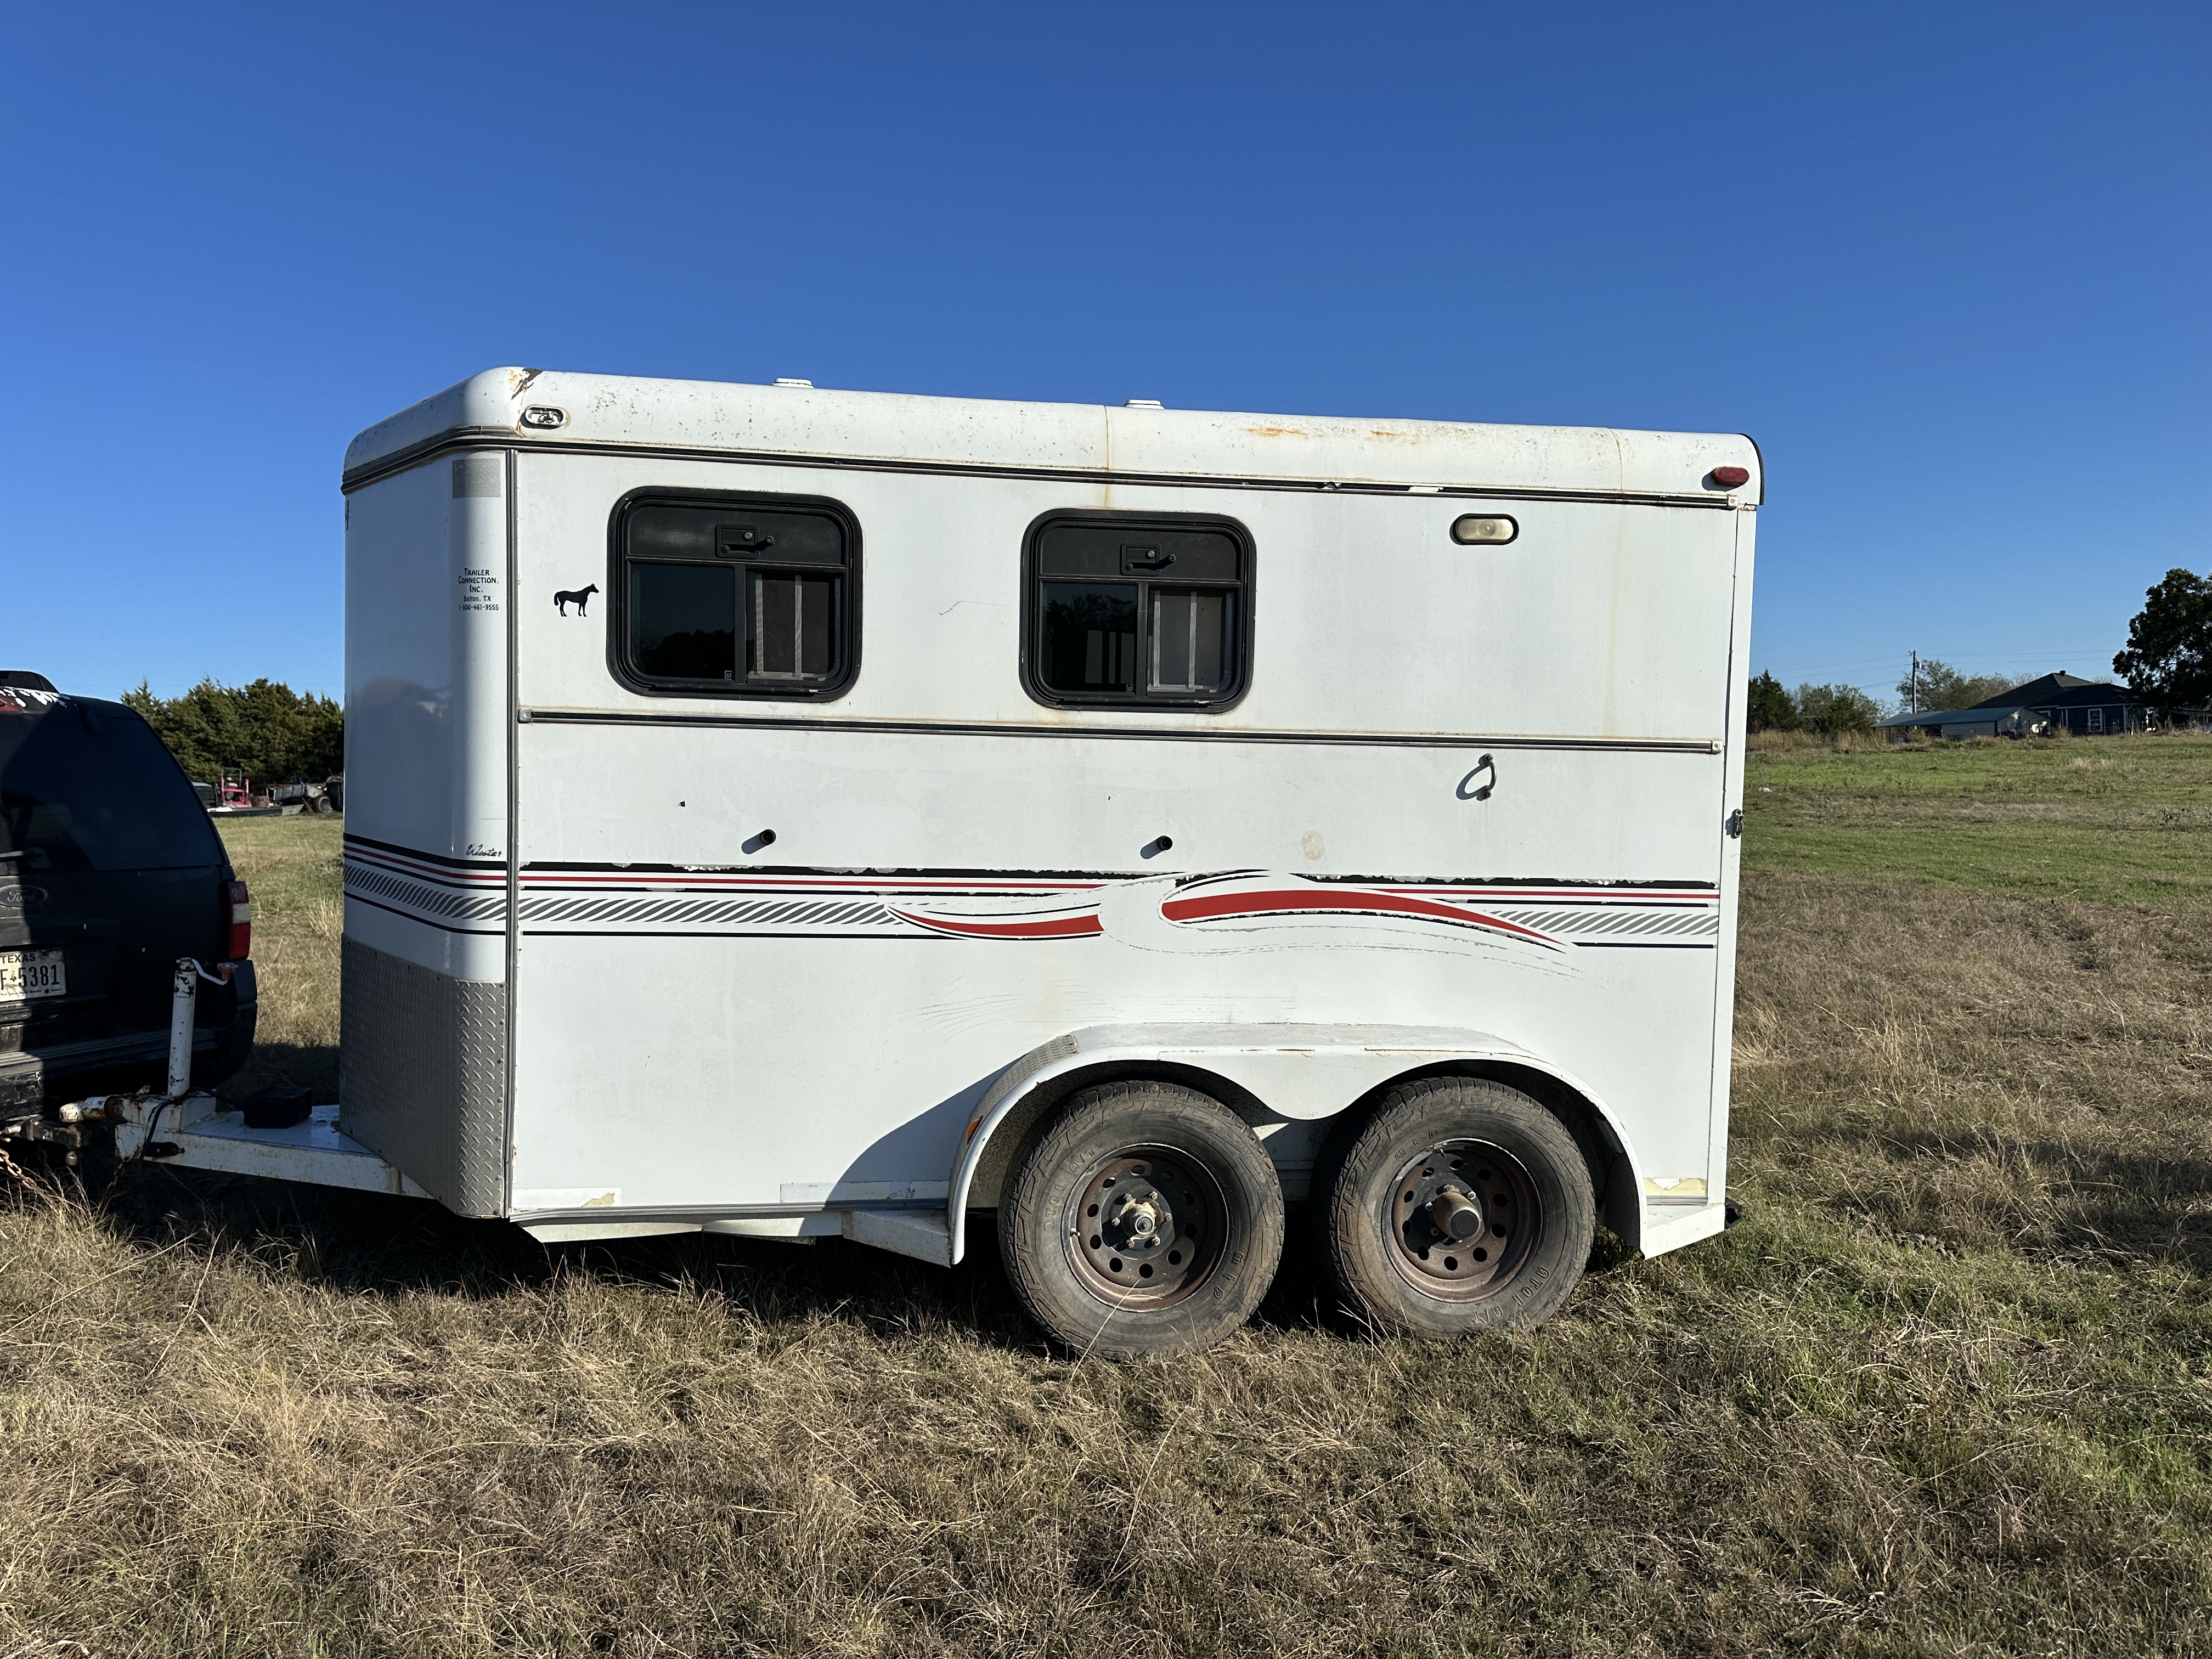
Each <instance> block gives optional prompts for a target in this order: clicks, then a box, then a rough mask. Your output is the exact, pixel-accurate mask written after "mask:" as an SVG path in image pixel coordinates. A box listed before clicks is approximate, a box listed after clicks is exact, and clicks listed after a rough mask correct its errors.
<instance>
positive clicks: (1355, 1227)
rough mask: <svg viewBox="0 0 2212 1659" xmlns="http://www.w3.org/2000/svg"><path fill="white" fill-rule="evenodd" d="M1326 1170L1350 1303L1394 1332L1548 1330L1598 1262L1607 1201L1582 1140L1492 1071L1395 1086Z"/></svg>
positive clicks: (1325, 1204) (1340, 1273) (1335, 1258)
mask: <svg viewBox="0 0 2212 1659" xmlns="http://www.w3.org/2000/svg"><path fill="white" fill-rule="evenodd" d="M1317 1173H1318V1174H1320V1175H1321V1176H1322V1178H1323V1179H1324V1180H1325V1181H1326V1183H1327V1184H1326V1186H1322V1184H1321V1183H1320V1182H1316V1194H1315V1195H1316V1197H1317V1198H1319V1199H1320V1200H1322V1201H1321V1202H1320V1203H1319V1204H1317V1205H1316V1206H1315V1208H1316V1212H1318V1213H1317V1215H1316V1220H1318V1221H1319V1223H1320V1225H1321V1229H1322V1251H1323V1255H1324V1259H1325V1260H1327V1261H1328V1264H1329V1270H1330V1274H1331V1277H1332V1278H1333V1279H1334V1280H1335V1283H1336V1289H1337V1291H1338V1294H1339V1296H1340V1298H1341V1300H1342V1302H1343V1304H1344V1307H1345V1310H1346V1312H1348V1313H1349V1314H1351V1315H1352V1316H1353V1317H1354V1318H1355V1319H1357V1320H1358V1321H1360V1322H1363V1323H1365V1324H1369V1325H1371V1326H1373V1327H1375V1328H1379V1329H1381V1330H1383V1331H1385V1332H1388V1333H1390V1334H1395V1335H1405V1336H1423V1337H1457V1336H1466V1335H1468V1334H1471V1333H1473V1332H1474V1331H1478V1330H1483V1329H1486V1328H1492V1327H1495V1326H1518V1327H1527V1326H1533V1325H1541V1324H1542V1323H1543V1322H1544V1321H1546V1320H1547V1319H1549V1318H1550V1317H1551V1316H1553V1314H1555V1313H1557V1312H1558V1311H1559V1308H1560V1306H1561V1304H1564V1303H1565V1301H1566V1299H1567V1297H1568V1296H1569V1294H1570V1293H1571V1292H1572V1291H1573V1290H1574V1288H1575V1285H1576V1283H1577V1281H1578V1280H1579V1279H1581V1277H1582V1273H1583V1264H1584V1263H1585V1262H1587V1261H1589V1251H1590V1238H1591V1235H1592V1233H1593V1231H1595V1226H1596V1208H1597V1206H1596V1202H1595V1198H1594V1196H1593V1194H1592V1193H1591V1189H1590V1176H1589V1165H1588V1164H1585V1163H1584V1162H1583V1155H1582V1152H1581V1150H1580V1148H1579V1147H1577V1146H1576V1144H1575V1138H1574V1136H1573V1135H1572V1134H1571V1133H1569V1132H1568V1130H1567V1128H1566V1126H1565V1125H1564V1124H1563V1123H1561V1122H1560V1121H1559V1119H1557V1118H1556V1117H1554V1116H1553V1115H1552V1114H1551V1113H1549V1112H1547V1111H1546V1110H1545V1109H1543V1107H1541V1105H1539V1104H1537V1103H1536V1102H1535V1101H1534V1100H1532V1099H1530V1098H1529V1097H1528V1096H1527V1095H1524V1094H1522V1092H1521V1091H1519V1090H1517V1089H1513V1088H1509V1087H1507V1086H1506V1085H1504V1084H1503V1083H1498V1082H1495V1081H1492V1080H1491V1079H1486V1078H1449V1077H1448V1078H1428V1079H1423V1080H1421V1081H1419V1082H1417V1083H1410V1084H1407V1085H1404V1086H1403V1087H1401V1088H1397V1089H1394V1090H1392V1091H1390V1092H1389V1094H1387V1095H1386V1096H1384V1097H1383V1103H1382V1104H1381V1105H1380V1106H1379V1107H1378V1108H1377V1109H1376V1112H1375V1114H1374V1115H1373V1116H1372V1117H1370V1118H1369V1119H1367V1121H1365V1122H1364V1124H1363V1125H1361V1126H1360V1127H1358V1128H1357V1129H1354V1130H1350V1131H1349V1132H1348V1133H1347V1134H1346V1137H1345V1138H1344V1139H1341V1140H1340V1142H1338V1143H1337V1144H1335V1145H1333V1146H1331V1147H1329V1149H1328V1152H1327V1153H1325V1154H1324V1157H1323V1159H1322V1169H1321V1170H1319V1171H1318V1172H1317ZM1532 1218H1533V1219H1532ZM1462 1228H1463V1229H1465V1230H1466V1231H1455V1230H1458V1229H1462Z"/></svg>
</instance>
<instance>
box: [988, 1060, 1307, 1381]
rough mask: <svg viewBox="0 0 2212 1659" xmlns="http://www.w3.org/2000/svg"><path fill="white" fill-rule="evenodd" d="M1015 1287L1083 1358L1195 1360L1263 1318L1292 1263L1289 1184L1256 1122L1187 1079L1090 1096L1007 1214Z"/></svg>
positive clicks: (1112, 1086)
mask: <svg viewBox="0 0 2212 1659" xmlns="http://www.w3.org/2000/svg"><path fill="white" fill-rule="evenodd" d="M999 1243H1000V1253H1001V1255H1003V1257H1004V1259H1005V1261H1006V1277H1007V1278H1008V1279H1010V1280H1011V1281H1012V1284H1013V1287H1014V1293H1015V1294H1016V1295H1017V1296H1018V1297H1020V1298H1021V1303H1022V1305H1023V1307H1024V1309H1026V1310H1028V1312H1029V1315H1030V1317H1031V1318H1032V1319H1034V1320H1036V1322H1037V1323H1038V1324H1039V1325H1042V1327H1043V1328H1044V1329H1045V1331H1046V1333H1047V1334H1048V1335H1049V1336H1050V1337H1051V1338H1052V1340H1053V1341H1054V1344H1055V1345H1057V1346H1059V1347H1060V1348H1062V1349H1063V1350H1065V1351H1066V1352H1071V1353H1073V1354H1076V1355H1079V1356H1080V1355H1084V1354H1102V1355H1104V1356H1106V1357H1108V1358H1115V1359H1134V1358H1141V1357H1143V1356H1145V1355H1147V1354H1178V1353H1194V1352H1198V1351H1199V1350H1200V1349H1204V1348H1210V1347H1212V1346H1213V1345H1214V1344H1215V1343H1217V1342H1219V1341H1221V1340H1224V1339H1225V1338H1226V1337H1227V1336H1229V1335H1230V1334H1231V1333H1233V1332H1235V1331H1236V1330H1237V1328H1239V1327H1241V1326H1242V1325H1243V1323H1244V1322H1245V1321H1246V1320H1248V1319H1249V1318H1250V1317H1251V1316H1252V1312H1253V1310H1254V1309H1255V1308H1257V1307H1258V1306H1259V1305H1260V1300H1261V1297H1264V1296H1265V1295H1266V1294H1267V1287H1268V1285H1270V1284H1271V1283H1273V1279H1274V1277H1275V1268H1276V1267H1277V1265H1278V1264H1279V1262H1280V1261H1281V1260H1282V1254H1283V1189H1282V1185H1281V1183H1280V1182H1279V1181H1278V1180H1277V1179H1276V1176H1275V1166H1274V1164H1273V1163H1272V1162H1271V1161H1270V1160H1269V1159H1268V1158H1267V1153H1266V1152H1264V1151H1263V1150H1261V1146H1260V1142H1259V1139H1258V1137H1256V1136H1255V1135H1254V1134H1253V1133H1252V1131H1251V1130H1250V1128H1249V1127H1247V1126H1246V1124H1245V1123H1244V1121H1243V1119H1242V1118H1240V1117H1238V1116H1237V1114H1236V1113H1234V1112H1232V1111H1231V1110H1230V1109H1228V1108H1227V1107H1226V1106H1224V1105H1223V1104H1222V1103H1220V1102H1218V1101H1217V1100H1213V1099H1211V1098H1209V1097H1206V1096H1205V1095H1202V1094H1200V1093H1199V1092H1198V1091H1196V1090H1194V1089H1187V1088H1184V1087H1182V1086H1181V1085H1177V1084H1173V1083H1160V1082H1152V1081H1135V1082H1127V1083H1109V1084H1103V1085H1099V1086H1098V1087H1097V1088H1091V1089H1085V1090H1084V1091H1082V1092H1081V1093H1079V1094H1078V1095H1076V1096H1075V1097H1074V1098H1073V1100H1071V1101H1070V1102H1069V1103H1067V1105H1066V1108H1065V1109H1063V1110H1062V1111H1061V1112H1060V1114H1059V1115H1058V1116H1056V1117H1054V1118H1053V1119H1052V1120H1050V1121H1048V1123H1047V1124H1046V1125H1045V1126H1044V1127H1043V1128H1042V1130H1041V1132H1039V1133H1037V1135H1036V1138H1035V1139H1033V1140H1032V1141H1031V1142H1030V1145H1029V1146H1028V1147H1027V1148H1026V1149H1024V1152H1023V1153H1022V1155H1021V1157H1020V1158H1019V1159H1018V1161H1017V1164H1016V1167H1015V1170H1014V1175H1013V1178H1012V1181H1011V1182H1008V1184H1007V1187H1006V1195H1005V1197H1004V1198H1003V1199H1002V1200H1001V1201H1000V1206H999Z"/></svg>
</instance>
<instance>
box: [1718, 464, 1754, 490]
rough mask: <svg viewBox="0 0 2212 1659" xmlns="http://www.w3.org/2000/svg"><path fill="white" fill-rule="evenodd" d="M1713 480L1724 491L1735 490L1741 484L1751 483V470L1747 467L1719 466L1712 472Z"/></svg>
mask: <svg viewBox="0 0 2212 1659" xmlns="http://www.w3.org/2000/svg"><path fill="white" fill-rule="evenodd" d="M1712 479H1713V482H1714V483H1717V484H1718V485H1719V486H1720V487H1721V488H1722V489H1735V488H1736V487H1737V486H1738V485H1740V484H1747V483H1750V482H1751V469H1750V468H1749V467H1747V466H1717V467H1715V468H1714V469H1713V471H1712Z"/></svg>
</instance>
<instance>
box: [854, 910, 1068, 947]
mask: <svg viewBox="0 0 2212 1659" xmlns="http://www.w3.org/2000/svg"><path fill="white" fill-rule="evenodd" d="M884 908H886V909H888V910H890V913H891V914H892V915H895V916H896V917H898V918H899V919H900V920H901V921H910V922H912V923H914V925H915V927H927V928H928V929H929V930H930V931H931V932H933V933H957V934H958V935H960V936H961V937H962V938H963V939H1088V938H1091V937H1092V936H1093V935H1095V934H1097V933H1103V932H1104V931H1105V929H1104V928H1103V927H1102V926H1101V925H1100V924H1099V921H1098V918H1097V915H1093V914H1091V913H1089V912H1085V913H1084V914H1082V915H1060V916H1007V917H1005V918H1003V919H1001V918H999V917H995V916H933V915H922V914H919V913H917V912H915V911H912V910H902V909H900V908H898V907H897V906H896V905H895V904H894V905H887V906H885V907H884Z"/></svg>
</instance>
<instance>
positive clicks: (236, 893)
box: [223, 881, 253, 962]
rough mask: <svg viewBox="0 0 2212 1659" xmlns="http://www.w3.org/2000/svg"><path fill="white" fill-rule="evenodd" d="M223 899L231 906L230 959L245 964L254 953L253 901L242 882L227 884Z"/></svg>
mask: <svg viewBox="0 0 2212 1659" xmlns="http://www.w3.org/2000/svg"><path fill="white" fill-rule="evenodd" d="M223 898H224V899H225V901H226V902H228V904H229V906H230V938H229V941H228V942H229V945H230V951H229V957H230V960H231V961H233V962H243V961H245V960H246V957H249V956H251V955H252V953H253V899H252V895H251V894H249V893H248V892H247V891H246V884H245V883H244V882H242V881H233V882H226V883H225V884H224V892H223Z"/></svg>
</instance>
